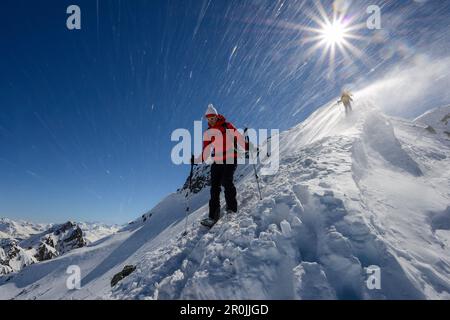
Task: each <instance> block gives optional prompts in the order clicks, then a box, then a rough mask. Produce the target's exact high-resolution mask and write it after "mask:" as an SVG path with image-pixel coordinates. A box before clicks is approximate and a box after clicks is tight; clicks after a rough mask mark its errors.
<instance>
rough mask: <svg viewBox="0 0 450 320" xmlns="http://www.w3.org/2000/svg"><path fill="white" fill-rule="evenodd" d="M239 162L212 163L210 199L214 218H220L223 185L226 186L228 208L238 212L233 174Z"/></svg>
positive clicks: (212, 217) (210, 210)
mask: <svg viewBox="0 0 450 320" xmlns="http://www.w3.org/2000/svg"><path fill="white" fill-rule="evenodd" d="M236 168H237V164H225V163H224V164H217V163H213V164H212V165H211V199H210V200H209V217H210V218H211V219H213V220H216V221H217V220H219V218H220V192H221V190H222V186H223V187H224V188H225V200H226V203H227V210H231V211H233V212H237V200H236V187H235V186H234V182H233V176H234V172H235V171H236Z"/></svg>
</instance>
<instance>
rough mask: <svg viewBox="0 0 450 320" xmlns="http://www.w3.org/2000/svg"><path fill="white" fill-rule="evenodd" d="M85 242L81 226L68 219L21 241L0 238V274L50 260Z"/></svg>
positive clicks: (84, 244)
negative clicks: (0, 239)
mask: <svg viewBox="0 0 450 320" xmlns="http://www.w3.org/2000/svg"><path fill="white" fill-rule="evenodd" d="M86 244H87V242H86V240H85V238H84V236H83V231H82V230H81V228H80V227H79V226H78V225H77V224H76V223H73V222H70V221H69V222H66V223H64V224H60V225H54V226H52V227H50V228H49V229H48V230H47V231H45V232H42V233H40V234H37V235H33V236H31V237H30V238H28V239H25V240H22V241H19V240H16V239H2V241H1V242H0V275H1V274H8V273H10V272H18V271H20V270H22V269H23V268H24V267H26V266H28V265H30V264H33V263H36V262H39V261H46V260H51V259H53V258H56V257H58V256H60V255H62V254H65V253H67V252H69V251H71V250H73V249H77V248H81V247H84V246H86Z"/></svg>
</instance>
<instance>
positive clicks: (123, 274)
mask: <svg viewBox="0 0 450 320" xmlns="http://www.w3.org/2000/svg"><path fill="white" fill-rule="evenodd" d="M134 270H136V267H135V266H125V267H124V268H123V270H122V271H120V272H119V273H117V274H115V275H114V277H113V278H112V280H111V287H114V286H115V285H116V284H118V283H119V282H120V281H122V280H123V279H124V278H125V277H128V276H129V275H130V274H132V273H133V271H134Z"/></svg>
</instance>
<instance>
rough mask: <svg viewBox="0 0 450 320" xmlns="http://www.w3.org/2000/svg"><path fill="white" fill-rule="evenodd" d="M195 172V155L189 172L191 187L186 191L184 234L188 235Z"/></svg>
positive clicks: (192, 157)
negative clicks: (190, 200) (190, 201)
mask: <svg viewBox="0 0 450 320" xmlns="http://www.w3.org/2000/svg"><path fill="white" fill-rule="evenodd" d="M193 173H194V155H192V156H191V172H190V174H189V189H188V192H187V193H186V217H185V223H184V232H183V236H185V235H187V225H188V215H189V211H190V203H189V196H190V194H191V193H192V175H193Z"/></svg>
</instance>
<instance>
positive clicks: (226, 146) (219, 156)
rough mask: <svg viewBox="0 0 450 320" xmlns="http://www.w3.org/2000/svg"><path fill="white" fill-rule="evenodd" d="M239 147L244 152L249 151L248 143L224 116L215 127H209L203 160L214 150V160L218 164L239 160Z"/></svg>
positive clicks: (204, 140)
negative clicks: (228, 160)
mask: <svg viewBox="0 0 450 320" xmlns="http://www.w3.org/2000/svg"><path fill="white" fill-rule="evenodd" d="M238 145H239V146H241V147H242V148H243V149H244V150H248V143H247V142H246V141H245V138H244V137H243V136H242V134H241V133H240V132H239V131H238V130H237V129H236V128H235V127H234V126H233V124H231V123H230V122H227V121H226V119H225V117H224V116H222V115H219V116H218V120H217V122H216V124H215V125H214V126H209V127H208V130H206V131H205V133H204V135H203V153H202V160H203V161H204V160H206V159H207V158H208V157H209V155H210V154H211V148H213V149H214V153H213V160H214V161H215V162H218V163H226V161H227V159H230V160H231V159H237V157H238V152H237V151H238V150H237V148H238Z"/></svg>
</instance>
